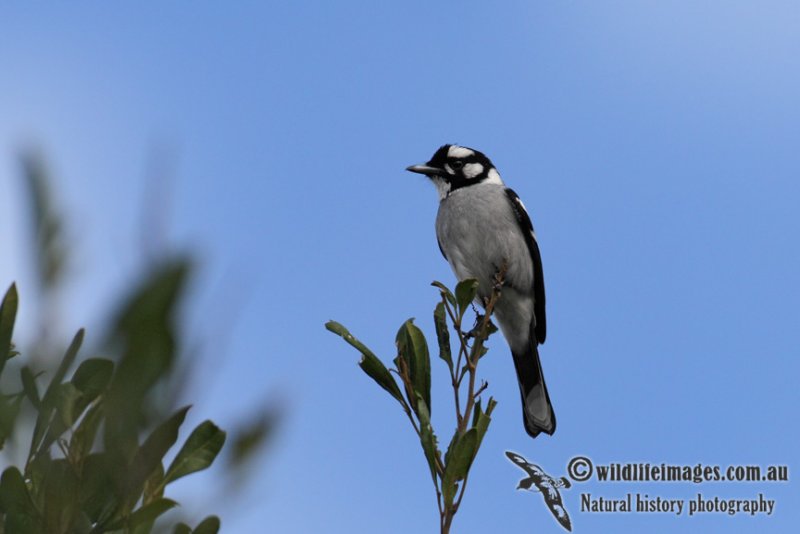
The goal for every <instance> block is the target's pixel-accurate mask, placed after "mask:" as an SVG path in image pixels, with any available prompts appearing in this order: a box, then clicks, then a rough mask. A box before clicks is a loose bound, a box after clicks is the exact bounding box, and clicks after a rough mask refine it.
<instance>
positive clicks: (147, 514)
mask: <svg viewBox="0 0 800 534" xmlns="http://www.w3.org/2000/svg"><path fill="white" fill-rule="evenodd" d="M177 505H178V503H177V502H175V501H173V500H172V499H166V498H164V497H162V498H160V499H156V500H155V501H153V502H151V503H150V504H146V505H144V506H142V507H141V508H139V509H138V510H136V511H135V512H133V513H132V514H131V515H130V517H129V518H128V528H129V529H131V530H134V529H137V527H141V526H151V528H152V524H153V522H154V521H155V520H156V519H158V517H159V516H161V515H162V514H164V513H165V512H167V511H168V510H171V509H172V508H175V507H176V506H177ZM124 524H125V522H124V521H115V522H114V523H112V524H111V525H109V526H108V528H107V530H119V529H121V528H122V527H123V526H124ZM145 531H147V532H149V531H150V529H145Z"/></svg>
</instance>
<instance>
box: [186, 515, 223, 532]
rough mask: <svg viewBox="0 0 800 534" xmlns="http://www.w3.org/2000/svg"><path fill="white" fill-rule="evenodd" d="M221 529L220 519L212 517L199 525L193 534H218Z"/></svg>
mask: <svg viewBox="0 0 800 534" xmlns="http://www.w3.org/2000/svg"><path fill="white" fill-rule="evenodd" d="M219 527H220V521H219V517H217V516H215V515H210V516H208V517H206V518H205V519H203V520H202V521H201V522H200V524H199V525H197V527H196V528H195V529H194V531H193V532H192V534H217V532H219Z"/></svg>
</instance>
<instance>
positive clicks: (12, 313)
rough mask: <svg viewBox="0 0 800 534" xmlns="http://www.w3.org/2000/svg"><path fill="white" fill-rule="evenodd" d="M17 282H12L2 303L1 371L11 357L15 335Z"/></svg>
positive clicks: (0, 319)
mask: <svg viewBox="0 0 800 534" xmlns="http://www.w3.org/2000/svg"><path fill="white" fill-rule="evenodd" d="M18 304H19V298H18V296H17V284H11V287H9V288H8V291H6V294H5V296H4V297H3V303H2V304H0V373H2V372H3V367H4V366H5V364H6V360H8V359H9V358H10V357H11V337H12V336H13V335H14V321H15V320H16V317H17V305H18Z"/></svg>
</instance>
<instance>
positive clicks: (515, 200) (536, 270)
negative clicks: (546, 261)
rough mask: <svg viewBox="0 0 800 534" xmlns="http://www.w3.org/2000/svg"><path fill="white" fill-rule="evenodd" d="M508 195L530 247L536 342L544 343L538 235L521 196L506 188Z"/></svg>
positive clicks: (541, 278)
mask: <svg viewBox="0 0 800 534" xmlns="http://www.w3.org/2000/svg"><path fill="white" fill-rule="evenodd" d="M506 195H507V196H508V200H509V202H510V203H511V209H512V210H513V211H514V216H515V217H516V219H517V223H518V224H519V228H520V230H522V235H523V236H525V243H526V244H527V245H528V252H530V255H531V261H532V263H533V315H534V317H535V320H536V328H535V330H534V333H535V334H536V341H537V342H539V343H544V338H545V337H546V336H547V318H546V317H545V311H544V300H545V299H544V274H543V272H542V256H541V254H540V253H539V244H538V243H537V242H536V234H535V233H534V231H533V223H531V218H530V216H529V215H528V211H527V210H526V209H525V205H524V204H523V203H522V201H521V200H520V199H519V196H518V195H517V194H516V193H515V192H514V191H513V190H512V189H510V188H508V187H506Z"/></svg>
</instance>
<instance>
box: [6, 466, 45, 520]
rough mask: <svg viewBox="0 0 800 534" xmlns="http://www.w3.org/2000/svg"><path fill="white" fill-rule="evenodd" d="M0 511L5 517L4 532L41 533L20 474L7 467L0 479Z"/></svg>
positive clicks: (14, 469)
mask: <svg viewBox="0 0 800 534" xmlns="http://www.w3.org/2000/svg"><path fill="white" fill-rule="evenodd" d="M0 510H2V511H3V512H5V515H6V532H14V533H20V534H29V533H30V534H35V533H37V532H41V527H40V526H39V517H38V514H37V513H36V508H35V507H34V506H33V501H31V496H30V494H29V493H28V488H27V486H26V485H25V480H24V479H23V478H22V473H20V472H19V469H17V468H16V467H9V468H8V469H6V470H5V471H3V475H2V477H0Z"/></svg>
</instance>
